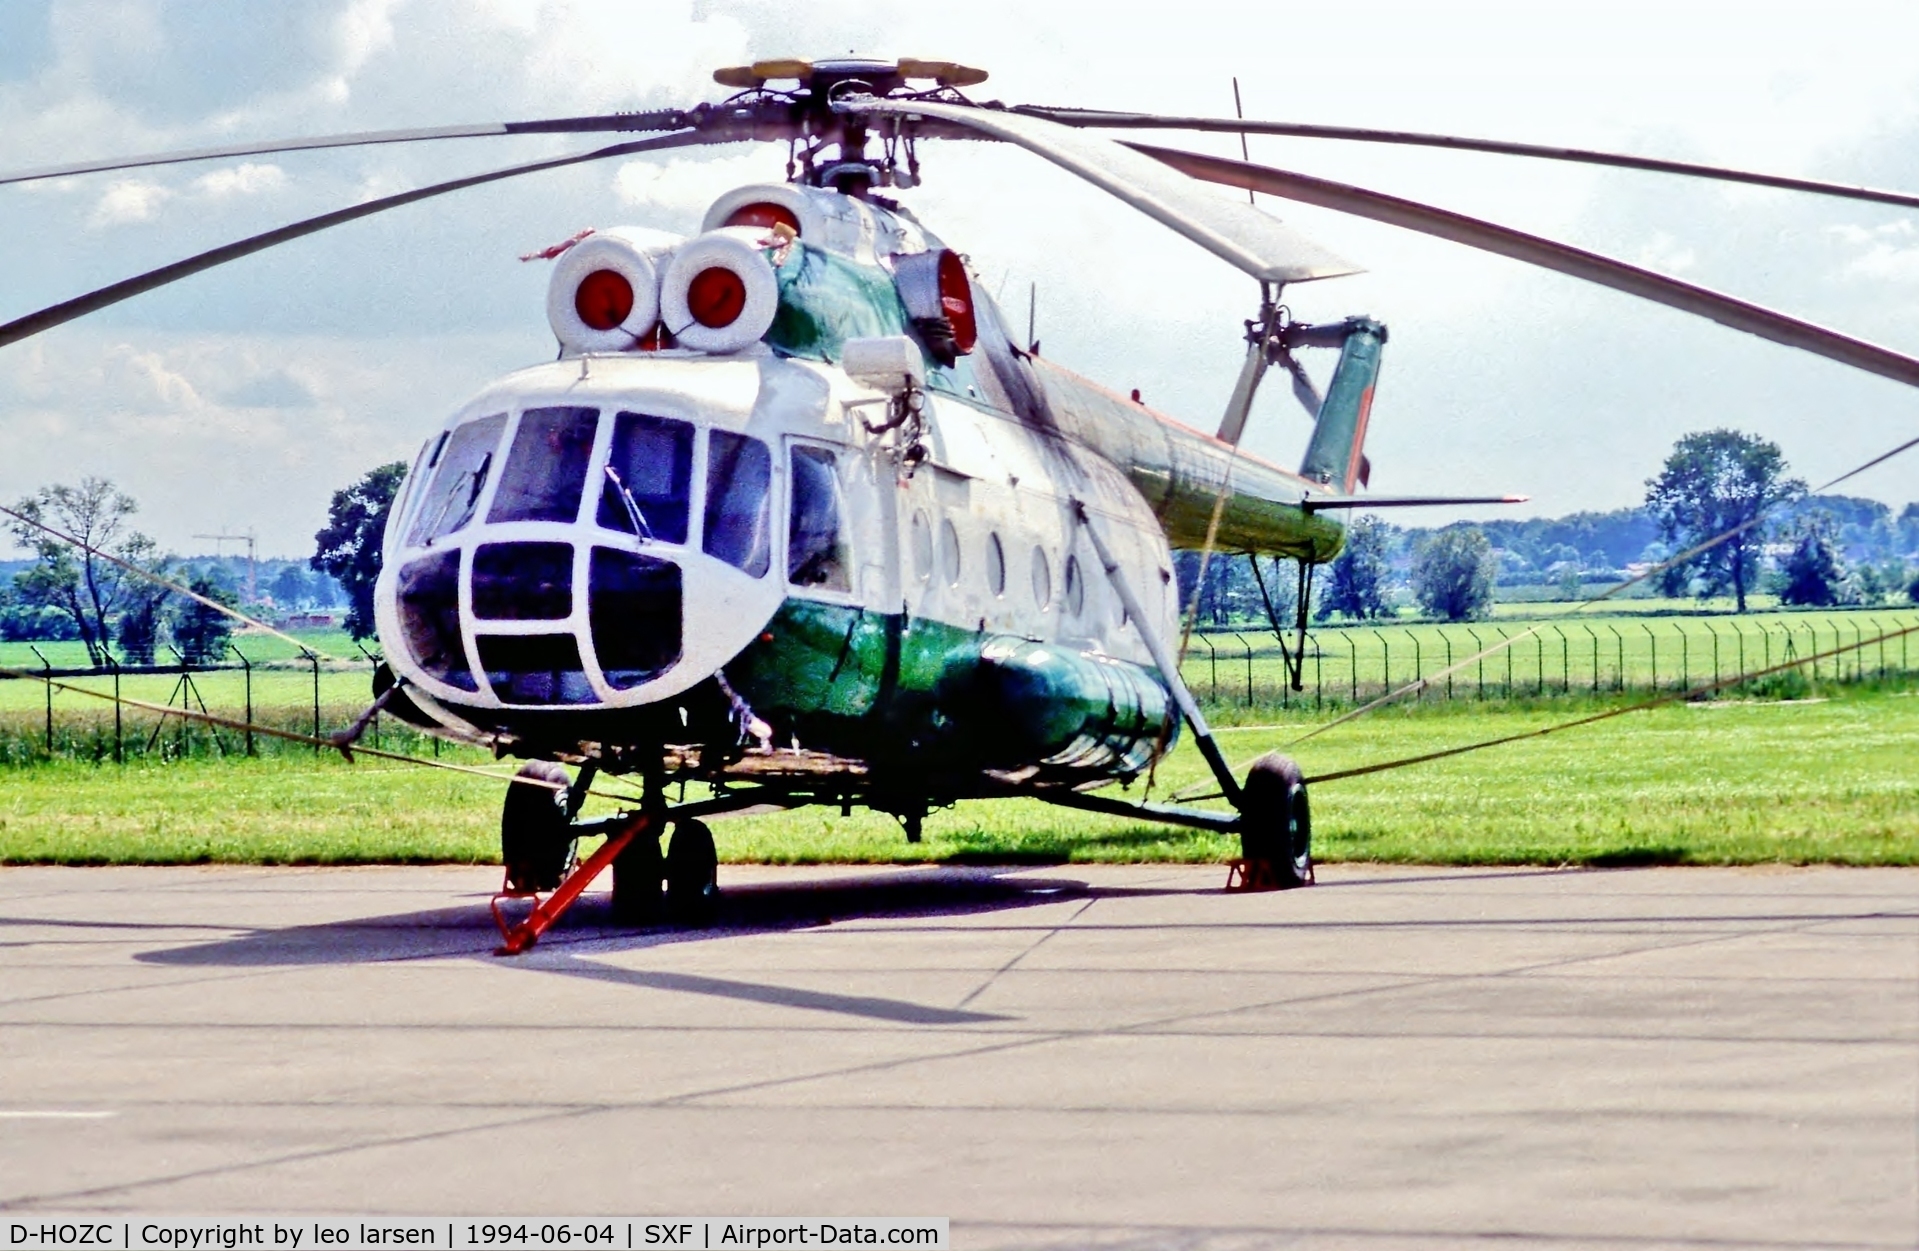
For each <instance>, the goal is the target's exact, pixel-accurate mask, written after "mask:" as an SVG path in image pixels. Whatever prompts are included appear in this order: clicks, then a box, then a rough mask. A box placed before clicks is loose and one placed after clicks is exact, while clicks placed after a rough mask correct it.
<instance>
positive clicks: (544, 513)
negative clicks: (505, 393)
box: [486, 408, 599, 522]
mask: <svg viewBox="0 0 1919 1251" xmlns="http://www.w3.org/2000/svg"><path fill="white" fill-rule="evenodd" d="M598 418H599V410H597V409H592V408H529V409H527V410H526V411H525V412H524V413H522V414H520V428H519V430H518V431H516V432H515V433H514V435H513V451H512V452H511V453H509V454H508V456H507V458H506V471H505V472H504V473H503V474H502V475H501V476H500V486H499V489H498V490H497V491H495V492H494V494H493V506H492V507H491V508H490V509H488V510H487V514H486V519H487V520H488V521H490V522H498V521H572V520H573V519H574V518H575V517H577V516H579V512H580V494H581V492H582V491H583V490H584V489H585V486H586V462H587V461H588V459H590V458H591V456H592V454H593V429H594V426H595V425H596V424H597V422H598Z"/></svg>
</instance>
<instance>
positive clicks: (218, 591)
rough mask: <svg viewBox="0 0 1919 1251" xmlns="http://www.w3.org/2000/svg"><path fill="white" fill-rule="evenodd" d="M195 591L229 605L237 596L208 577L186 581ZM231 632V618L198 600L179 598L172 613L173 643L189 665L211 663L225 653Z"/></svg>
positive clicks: (196, 593)
mask: <svg viewBox="0 0 1919 1251" xmlns="http://www.w3.org/2000/svg"><path fill="white" fill-rule="evenodd" d="M188 589H189V590H191V591H192V592H193V593H194V594H195V595H204V596H206V597H207V598H208V599H210V600H213V601H215V602H216V603H221V604H225V605H226V606H227V607H229V608H231V607H233V605H234V601H235V600H236V599H237V598H238V596H236V595H234V593H233V591H232V590H231V588H229V587H227V586H225V585H223V584H221V583H219V582H216V581H214V580H213V579H212V578H208V577H204V576H202V577H198V578H195V579H194V580H193V581H192V582H191V583H189V584H188ZM232 635H233V618H231V617H229V616H227V615H226V614H225V613H223V612H221V611H219V610H218V609H215V608H209V607H207V606H206V605H205V604H202V603H201V602H200V601H198V600H192V599H188V600H182V601H181V603H180V606H179V608H178V609H177V610H176V611H175V612H174V615H173V645H174V646H175V647H178V648H179V649H180V656H181V658H182V659H183V660H185V661H186V663H188V664H190V665H211V664H216V663H218V662H219V660H220V659H221V657H223V656H225V655H226V654H227V640H228V639H229V638H231V637H232Z"/></svg>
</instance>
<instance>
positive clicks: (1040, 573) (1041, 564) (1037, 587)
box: [1033, 547, 1053, 611]
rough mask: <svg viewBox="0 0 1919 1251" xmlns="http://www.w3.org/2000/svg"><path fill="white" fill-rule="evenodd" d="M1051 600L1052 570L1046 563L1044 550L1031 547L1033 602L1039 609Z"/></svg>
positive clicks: (1043, 607)
mask: <svg viewBox="0 0 1919 1251" xmlns="http://www.w3.org/2000/svg"><path fill="white" fill-rule="evenodd" d="M1052 602H1053V570H1052V566H1050V565H1048V564H1047V563H1046V551H1045V549H1043V548H1038V547H1035V548H1034V549H1033V604H1034V606H1035V607H1037V608H1039V609H1040V610H1041V611H1045V609H1046V607H1047V606H1048V605H1049V604H1051V603H1052Z"/></svg>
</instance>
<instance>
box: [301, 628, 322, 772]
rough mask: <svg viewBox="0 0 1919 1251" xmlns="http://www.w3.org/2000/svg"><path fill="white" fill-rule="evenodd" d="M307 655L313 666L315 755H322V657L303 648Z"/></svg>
mask: <svg viewBox="0 0 1919 1251" xmlns="http://www.w3.org/2000/svg"><path fill="white" fill-rule="evenodd" d="M300 650H301V651H303V652H305V653H306V659H307V663H308V664H310V665H312V666H313V738H314V743H313V754H314V755H316V756H317V755H319V754H320V743H319V738H320V657H319V654H318V653H317V652H314V651H313V650H312V649H310V648H301V649H300Z"/></svg>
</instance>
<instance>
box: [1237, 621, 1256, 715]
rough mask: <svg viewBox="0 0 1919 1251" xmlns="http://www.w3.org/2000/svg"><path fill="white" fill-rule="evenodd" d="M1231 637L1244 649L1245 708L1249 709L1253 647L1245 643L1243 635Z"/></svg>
mask: <svg viewBox="0 0 1919 1251" xmlns="http://www.w3.org/2000/svg"><path fill="white" fill-rule="evenodd" d="M1233 637H1234V638H1236V639H1238V640H1239V645H1240V646H1241V647H1243V648H1245V649H1246V706H1247V707H1248V708H1251V707H1252V706H1253V645H1252V644H1251V643H1248V642H1247V641H1246V636H1245V635H1244V634H1240V633H1238V632H1235V633H1234V634H1233Z"/></svg>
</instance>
